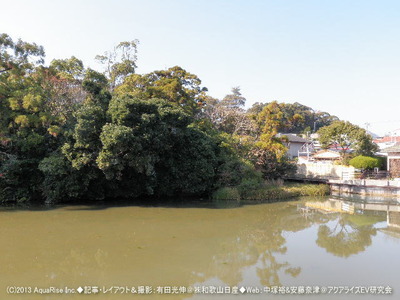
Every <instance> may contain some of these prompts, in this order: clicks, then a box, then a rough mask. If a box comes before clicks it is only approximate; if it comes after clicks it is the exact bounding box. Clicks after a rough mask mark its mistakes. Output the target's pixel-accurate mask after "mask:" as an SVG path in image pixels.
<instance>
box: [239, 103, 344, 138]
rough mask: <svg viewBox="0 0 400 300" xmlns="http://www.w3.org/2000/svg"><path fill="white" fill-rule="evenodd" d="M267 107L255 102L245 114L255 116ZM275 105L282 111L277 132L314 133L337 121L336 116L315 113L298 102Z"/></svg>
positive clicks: (319, 112) (320, 112)
mask: <svg viewBox="0 0 400 300" xmlns="http://www.w3.org/2000/svg"><path fill="white" fill-rule="evenodd" d="M275 102H276V101H275ZM268 105H269V103H260V102H256V103H255V104H253V106H252V107H251V108H250V109H248V111H247V112H248V113H249V114H251V115H253V116H256V115H257V114H259V113H260V112H261V111H262V110H263V108H264V107H266V106H268ZM277 105H278V106H279V107H280V110H281V111H282V125H281V128H280V129H279V131H282V132H285V133H307V132H315V131H316V130H318V129H319V128H321V127H323V126H328V125H330V124H331V123H332V122H334V121H337V120H339V119H338V118H337V117H336V116H331V115H330V114H329V113H327V112H322V111H315V110H313V109H312V108H310V107H308V106H305V105H302V104H300V103H298V102H295V103H293V104H292V103H277Z"/></svg>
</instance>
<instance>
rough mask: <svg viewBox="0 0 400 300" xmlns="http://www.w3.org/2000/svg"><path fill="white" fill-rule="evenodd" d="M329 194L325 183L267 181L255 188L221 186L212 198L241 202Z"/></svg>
mask: <svg viewBox="0 0 400 300" xmlns="http://www.w3.org/2000/svg"><path fill="white" fill-rule="evenodd" d="M328 194H329V186H328V185H326V184H318V185H317V184H299V183H290V184H286V183H285V184H282V183H275V182H272V183H271V182H269V183H265V184H264V185H262V186H261V187H258V188H255V189H241V188H240V186H239V187H223V188H220V189H218V190H217V191H215V192H214V193H213V195H212V197H213V199H214V200H232V201H237V202H239V201H243V202H254V201H257V202H258V201H274V200H286V199H290V198H295V197H300V196H313V197H320V196H325V195H328Z"/></svg>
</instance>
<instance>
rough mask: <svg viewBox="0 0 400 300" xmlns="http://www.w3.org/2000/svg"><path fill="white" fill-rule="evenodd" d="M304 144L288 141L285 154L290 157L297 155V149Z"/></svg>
mask: <svg viewBox="0 0 400 300" xmlns="http://www.w3.org/2000/svg"><path fill="white" fill-rule="evenodd" d="M303 145H304V143H293V142H291V143H289V145H288V152H287V155H288V157H289V158H290V159H292V158H294V157H298V156H299V150H300V148H301V147H302V146H303Z"/></svg>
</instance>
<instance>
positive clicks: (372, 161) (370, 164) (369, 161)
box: [350, 155, 382, 170]
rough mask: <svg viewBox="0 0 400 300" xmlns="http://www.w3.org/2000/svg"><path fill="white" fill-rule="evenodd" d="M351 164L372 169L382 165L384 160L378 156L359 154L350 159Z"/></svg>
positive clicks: (355, 166) (358, 167)
mask: <svg viewBox="0 0 400 300" xmlns="http://www.w3.org/2000/svg"><path fill="white" fill-rule="evenodd" d="M350 165H351V166H353V167H354V168H356V169H367V170H371V169H373V168H379V167H381V165H382V162H381V161H380V160H379V159H378V158H376V157H371V156H363V155H359V156H356V157H354V158H353V159H351V160H350Z"/></svg>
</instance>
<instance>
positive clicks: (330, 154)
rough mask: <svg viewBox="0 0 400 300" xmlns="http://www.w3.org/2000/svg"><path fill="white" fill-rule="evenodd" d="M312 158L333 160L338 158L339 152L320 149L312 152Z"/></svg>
mask: <svg viewBox="0 0 400 300" xmlns="http://www.w3.org/2000/svg"><path fill="white" fill-rule="evenodd" d="M313 159H314V160H316V161H329V162H334V161H336V160H339V159H340V153H339V152H338V151H334V150H321V151H318V152H316V153H314V155H313Z"/></svg>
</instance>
